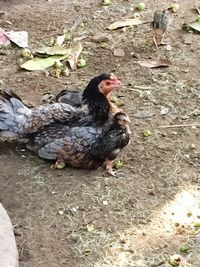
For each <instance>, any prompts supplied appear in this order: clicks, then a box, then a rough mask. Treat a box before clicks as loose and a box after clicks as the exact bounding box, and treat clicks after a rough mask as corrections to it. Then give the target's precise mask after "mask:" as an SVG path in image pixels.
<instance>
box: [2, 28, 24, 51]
mask: <svg viewBox="0 0 200 267" xmlns="http://www.w3.org/2000/svg"><path fill="white" fill-rule="evenodd" d="M5 35H6V36H7V37H8V38H9V39H10V41H12V42H13V43H15V44H16V45H18V46H19V47H23V48H25V47H28V33H27V32H25V31H20V32H15V31H10V32H6V33H5Z"/></svg>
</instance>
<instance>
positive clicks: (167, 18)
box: [152, 7, 173, 48]
mask: <svg viewBox="0 0 200 267" xmlns="http://www.w3.org/2000/svg"><path fill="white" fill-rule="evenodd" d="M172 14H173V8H172V7H169V8H168V9H165V10H163V11H156V12H155V13H154V17H153V22H152V27H153V30H154V37H153V40H154V43H155V45H156V48H157V47H158V46H160V45H165V44H166V43H165V42H164V37H165V34H166V32H167V30H168V28H169V26H170V24H171V23H172Z"/></svg>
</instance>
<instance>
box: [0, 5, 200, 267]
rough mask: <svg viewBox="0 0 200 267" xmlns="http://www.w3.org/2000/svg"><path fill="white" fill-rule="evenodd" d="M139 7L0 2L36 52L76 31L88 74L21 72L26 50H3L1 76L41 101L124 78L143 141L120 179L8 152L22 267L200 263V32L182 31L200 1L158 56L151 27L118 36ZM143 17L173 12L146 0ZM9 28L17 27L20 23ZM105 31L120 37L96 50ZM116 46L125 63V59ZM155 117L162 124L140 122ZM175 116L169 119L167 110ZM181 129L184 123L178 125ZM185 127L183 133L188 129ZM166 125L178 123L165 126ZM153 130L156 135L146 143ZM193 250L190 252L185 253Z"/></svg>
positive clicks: (5, 164)
mask: <svg viewBox="0 0 200 267" xmlns="http://www.w3.org/2000/svg"><path fill="white" fill-rule="evenodd" d="M135 2H136V1H125V0H113V4H112V5H111V6H109V7H108V8H107V9H105V8H103V7H102V6H101V5H100V4H99V2H98V1H92V0H90V1H89V0H88V1H82V2H81V1H76V0H75V1H70V0H65V1H56V0H51V1H43V0H41V1H39V0H26V1H25V0H24V1H22V0H21V1H20V0H13V1H9V0H4V1H2V0H1V1H0V7H1V9H0V27H2V28H4V29H6V30H26V31H28V33H29V43H30V48H31V49H35V48H38V47H40V46H42V45H43V44H45V43H48V42H49V41H50V40H51V38H52V37H56V36H57V35H59V34H62V32H63V30H64V29H70V28H71V27H72V26H73V25H74V23H75V22H76V21H77V20H81V21H83V22H84V27H80V26H79V27H77V29H76V31H75V32H74V33H73V34H74V37H80V36H86V38H85V39H84V40H83V41H82V44H83V47H84V49H83V52H82V56H83V57H84V58H85V59H86V60H87V66H86V67H85V68H83V69H79V70H77V71H71V72H70V75H69V76H68V77H63V76H61V77H60V78H59V79H58V78H55V77H52V76H51V75H48V73H47V72H42V71H40V72H25V71H21V70H19V67H18V66H19V64H20V57H19V54H18V51H19V49H18V48H16V47H12V48H9V49H1V50H0V64H1V72H0V79H1V80H2V81H3V83H4V85H5V86H6V87H8V88H10V89H12V90H14V92H16V93H17V94H19V95H20V97H22V98H23V99H25V100H26V101H28V102H30V103H33V104H39V103H40V99H41V96H42V94H43V93H44V92H49V91H50V92H58V91H59V90H61V89H64V88H70V89H79V88H80V89H83V88H84V86H85V85H86V84H87V82H88V81H89V80H90V79H91V78H92V77H94V76H95V75H97V74H100V73H102V72H113V73H115V74H116V75H118V76H120V77H122V79H123V86H122V88H121V89H120V90H119V91H117V92H116V93H115V94H116V96H120V97H122V99H123V101H124V102H125V106H124V107H123V108H124V109H125V111H126V112H127V113H128V114H129V116H130V118H131V120H132V125H131V130H132V132H133V138H132V142H131V144H130V145H129V146H128V147H127V148H125V150H124V151H123V153H122V155H121V161H122V162H123V167H122V168H121V170H120V171H119V172H118V176H119V177H118V178H115V177H110V176H108V175H107V174H106V173H105V171H104V170H103V169H99V170H96V171H87V170H74V169H70V168H66V169H64V170H59V171H51V170H50V168H49V167H50V165H49V163H48V162H46V161H43V160H41V159H39V158H37V156H35V155H33V154H32V153H30V152H29V151H27V150H26V149H24V147H23V146H22V145H19V144H5V143H1V144H0V159H1V160H0V169H1V174H0V178H1V188H0V201H1V202H2V203H3V205H4V206H5V208H6V209H7V210H8V212H9V215H10V217H11V219H12V222H13V225H14V231H15V235H16V240H17V245H18V250H19V254H20V267H36V266H40V267H47V266H49V267H58V266H59V267H73V266H76V267H81V266H85V267H92V266H94V267H110V266H114V267H129V266H131V267H156V266H162V267H164V266H165V267H166V266H170V265H169V264H168V258H169V256H170V255H173V254H175V253H178V254H181V255H182V257H183V259H182V266H188V267H189V266H191V267H199V265H200V264H199V262H200V256H199V255H200V241H199V237H200V234H199V233H200V232H199V228H198V227H195V225H196V226H198V225H200V223H199V221H200V209H199V207H200V186H199V183H200V180H199V168H200V163H199V158H200V151H199V145H200V140H199V126H200V119H199V114H200V110H199V108H198V104H199V97H200V91H199V86H200V81H199V56H200V53H199V35H198V34H195V33H188V32H185V31H183V30H182V29H181V26H182V24H183V23H184V22H190V21H194V20H195V18H196V16H197V14H196V13H195V12H194V11H193V10H192V6H193V5H195V4H196V5H198V4H200V3H198V1H196V2H195V1H192V2H190V4H189V5H188V3H189V1H187V0H182V1H180V3H179V4H180V10H179V11H178V13H177V14H176V15H175V16H174V21H173V24H172V26H171V28H170V30H169V33H168V35H167V40H168V42H170V43H171V46H172V50H171V51H167V50H166V48H165V47H161V48H159V49H158V50H156V49H155V47H154V46H153V42H152V30H151V28H150V25H149V23H148V24H143V25H140V26H137V27H133V28H127V29H120V30H116V31H111V32H108V30H106V27H107V26H108V25H109V24H110V23H111V22H114V21H115V20H117V19H120V18H131V17H132V15H133V12H134V6H135ZM144 2H146V5H147V10H146V11H145V12H143V13H142V15H141V16H142V18H143V19H144V20H149V21H150V20H151V19H152V16H153V12H154V11H155V10H157V9H163V8H166V7H168V5H170V3H171V2H170V1H169V3H168V4H166V3H164V2H167V1H155V0H149V1H144ZM7 21H10V22H12V24H9V23H8V22H7ZM96 32H104V33H105V32H107V33H109V34H111V35H112V40H110V41H108V42H106V43H95V42H93V41H92V40H91V37H92V36H93V35H94V33H96ZM115 48H123V49H124V51H125V56H123V57H116V56H114V54H113V51H114V49H115ZM149 57H154V58H157V57H161V58H163V57H164V58H168V59H169V60H170V61H171V62H172V64H171V66H170V67H169V68H163V69H161V68H159V69H151V70H150V69H147V68H144V67H140V66H139V65H138V64H137V63H136V62H135V61H136V60H137V59H140V58H142V59H147V58H149ZM139 111H145V112H147V113H148V114H150V113H153V114H154V116H152V117H149V118H143V119H141V118H140V119H139V118H136V117H135V115H134V114H136V113H137V112H139ZM163 113H165V114H163ZM170 125H178V126H176V127H171V126H170ZM180 125H181V126H180ZM162 126H170V127H166V128H162ZM144 130H149V131H151V133H152V134H151V135H150V136H149V137H144V134H143V133H144ZM182 245H187V246H188V248H189V250H188V251H187V253H185V252H180V247H181V246H182Z"/></svg>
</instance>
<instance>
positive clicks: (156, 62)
mask: <svg viewBox="0 0 200 267" xmlns="http://www.w3.org/2000/svg"><path fill="white" fill-rule="evenodd" d="M136 62H137V63H138V64H139V65H140V66H142V67H147V68H159V67H169V65H171V61H169V59H167V58H163V59H162V58H158V59H151V58H150V59H145V60H138V61H136Z"/></svg>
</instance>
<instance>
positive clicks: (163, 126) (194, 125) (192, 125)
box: [159, 124, 200, 128]
mask: <svg viewBox="0 0 200 267" xmlns="http://www.w3.org/2000/svg"><path fill="white" fill-rule="evenodd" d="M199 126H200V124H174V125H161V126H159V128H178V127H199Z"/></svg>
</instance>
